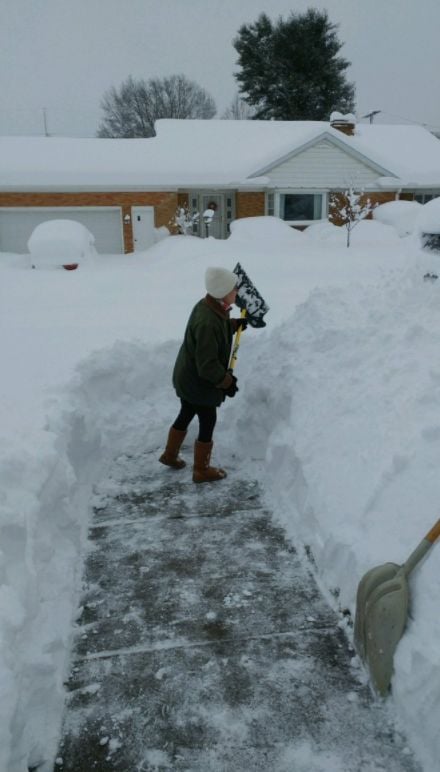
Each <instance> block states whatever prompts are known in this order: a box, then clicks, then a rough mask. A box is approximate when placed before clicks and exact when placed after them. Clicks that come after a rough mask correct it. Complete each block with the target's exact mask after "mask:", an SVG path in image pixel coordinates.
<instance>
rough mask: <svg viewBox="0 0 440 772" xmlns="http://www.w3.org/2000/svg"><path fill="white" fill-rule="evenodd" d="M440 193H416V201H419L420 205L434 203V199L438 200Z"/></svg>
mask: <svg viewBox="0 0 440 772" xmlns="http://www.w3.org/2000/svg"><path fill="white" fill-rule="evenodd" d="M439 195H440V194H439V193H416V194H415V196H414V201H418V202H419V204H427V203H428V201H432V199H433V198H438V197H439Z"/></svg>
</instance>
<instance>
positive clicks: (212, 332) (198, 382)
mask: <svg viewBox="0 0 440 772" xmlns="http://www.w3.org/2000/svg"><path fill="white" fill-rule="evenodd" d="M246 278H247V277H246ZM240 283H241V281H240V277H239V276H237V273H234V272H232V271H228V270H227V269H225V268H218V267H211V268H208V269H207V270H206V273H205V286H206V291H207V295H206V297H204V298H203V299H202V300H199V302H198V303H197V304H196V306H195V307H194V308H193V310H192V312H191V315H190V317H189V320H188V324H187V327H186V330H185V337H184V340H183V343H182V345H181V347H180V350H179V353H178V355H177V359H176V363H175V366H174V372H173V385H174V388H175V390H176V393H177V396H178V397H179V399H180V403H181V408H180V412H179V415H178V416H177V418H176V420H175V421H174V423H173V425H172V426H171V428H170V430H169V433H168V439H167V444H166V448H165V451H164V452H163V453H162V455H161V457H160V459H159V461H160V462H161V463H162V464H165V465H166V466H170V467H172V468H173V469H182V468H183V467H184V466H186V464H185V461H184V460H183V458H181V457H180V456H179V450H180V448H181V445H182V443H183V440H184V439H185V436H186V432H187V429H188V426H189V424H190V423H191V421H192V419H193V418H194V416H195V415H197V417H198V420H199V434H198V438H197V440H196V442H195V445H194V466H193V481H194V482H195V483H203V482H215V481H217V480H222V479H224V478H225V477H226V471H225V470H224V469H221V468H219V467H214V466H210V460H211V453H212V448H213V440H212V435H213V432H214V427H215V424H216V422H217V408H218V407H220V405H221V404H222V403H223V402H224V401H225V399H226V397H231V398H232V397H235V395H236V393H237V392H238V386H237V378H236V377H235V375H234V374H233V367H234V364H235V359H236V352H237V344H238V341H239V336H240V334H241V331H242V330H244V329H246V327H247V323H248V320H247V319H246V315H245V314H246V310H245V308H244V307H243V305H242V304H240V303H237V305H240V307H241V308H242V315H241V317H240V318H239V319H230V318H229V314H230V312H231V309H232V305H231V304H233V303H236V301H237V293H238V285H240ZM248 284H249V280H248ZM255 294H258V293H256V291H255V293H254V295H255ZM260 326H261V325H260ZM235 333H237V336H236V345H235V347H234V354H233V359H232V361H231V347H232V341H233V337H234V334H235ZM237 339H238V340H237Z"/></svg>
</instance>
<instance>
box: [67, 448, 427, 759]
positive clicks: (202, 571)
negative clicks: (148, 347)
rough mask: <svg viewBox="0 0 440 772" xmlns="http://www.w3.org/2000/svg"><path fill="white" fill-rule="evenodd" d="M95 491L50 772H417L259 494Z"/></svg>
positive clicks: (161, 477) (171, 480)
mask: <svg viewBox="0 0 440 772" xmlns="http://www.w3.org/2000/svg"><path fill="white" fill-rule="evenodd" d="M156 455H157V453H155V454H146V455H145V456H144V457H143V458H141V459H139V458H137V459H130V458H127V457H122V458H120V459H118V461H117V462H115V465H114V468H113V469H112V470H111V472H110V476H109V478H108V479H106V480H103V481H102V483H101V484H100V486H98V487H97V495H96V500H95V502H94V504H95V506H94V514H93V522H92V526H91V529H90V544H91V550H90V552H89V554H88V557H87V561H86V570H85V576H84V596H83V601H82V603H83V606H82V614H81V617H80V620H79V622H78V625H79V627H78V634H77V637H76V641H75V647H74V651H73V655H72V672H71V676H70V680H69V682H68V684H67V688H68V690H69V696H68V700H67V704H66V712H65V717H64V731H63V738H62V741H61V744H60V748H59V753H58V759H57V762H56V765H55V769H56V770H65V772H67V771H69V772H89V771H91V770H102V771H103V772H106V771H107V770H109V771H110V770H114V771H117V772H162V770H198V771H200V772H201V771H202V770H203V772H220V770H221V771H222V772H257V771H258V770H264V772H324V770H325V772H379V770H383V772H416V770H418V769H419V768H418V766H417V765H416V764H415V762H414V760H413V759H412V757H411V754H410V753H409V750H408V748H407V747H405V743H404V739H403V738H402V737H401V736H400V735H399V734H398V733H397V732H396V731H395V728H394V727H393V724H392V722H391V720H390V717H389V715H388V713H387V709H386V708H385V707H384V706H381V705H378V704H377V703H376V702H375V701H374V700H372V698H371V695H370V692H369V689H368V688H367V687H365V686H362V685H361V684H360V683H359V681H358V680H357V679H356V675H355V673H353V672H352V670H351V667H350V660H351V657H352V653H351V652H350V651H349V650H348V646H347V643H346V639H345V636H344V635H343V633H342V632H341V630H340V628H339V627H338V621H339V620H338V618H337V616H336V615H335V614H334V612H333V611H332V610H331V609H330V608H329V607H328V606H327V604H326V602H325V601H324V600H323V598H322V597H321V595H320V592H319V590H318V589H317V588H316V585H315V583H314V580H313V578H312V576H311V574H310V571H309V569H308V566H307V563H306V561H305V560H304V558H303V557H302V556H301V557H299V556H298V555H297V553H296V551H295V548H294V546H293V545H292V544H290V543H289V541H288V540H286V538H285V536H284V533H283V531H282V530H281V529H280V528H278V527H277V526H276V525H275V524H274V522H273V520H272V517H271V513H270V512H267V511H265V510H264V509H263V508H262V505H261V503H260V497H259V487H258V484H257V482H255V481H249V480H241V479H239V476H238V475H237V474H234V473H233V474H231V475H230V476H229V477H228V478H227V480H225V481H223V482H221V483H218V484H216V485H212V486H208V485H201V486H196V485H194V484H193V483H192V482H191V472H190V469H189V468H187V469H185V470H182V471H180V472H173V471H171V470H168V469H166V468H164V467H161V466H160V465H159V464H158V463H157V459H156Z"/></svg>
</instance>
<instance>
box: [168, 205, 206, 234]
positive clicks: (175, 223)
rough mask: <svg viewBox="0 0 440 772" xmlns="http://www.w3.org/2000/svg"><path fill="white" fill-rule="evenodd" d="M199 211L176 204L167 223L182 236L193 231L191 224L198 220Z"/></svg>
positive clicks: (195, 223)
mask: <svg viewBox="0 0 440 772" xmlns="http://www.w3.org/2000/svg"><path fill="white" fill-rule="evenodd" d="M199 216H200V215H199V212H190V211H189V209H188V207H187V206H178V207H177V209H176V212H175V214H174V217H173V218H172V219H171V220H170V222H169V225H171V227H172V228H173V229H174V230H175V231H177V233H180V234H181V235H182V236H188V235H190V234H192V233H193V230H194V228H193V226H194V225H197V223H198V221H199Z"/></svg>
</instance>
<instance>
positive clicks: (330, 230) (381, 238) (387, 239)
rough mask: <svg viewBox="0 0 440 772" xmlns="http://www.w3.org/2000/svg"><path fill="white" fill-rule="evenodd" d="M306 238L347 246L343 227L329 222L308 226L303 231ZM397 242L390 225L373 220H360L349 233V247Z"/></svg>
mask: <svg viewBox="0 0 440 772" xmlns="http://www.w3.org/2000/svg"><path fill="white" fill-rule="evenodd" d="M304 233H305V236H306V238H308V239H312V240H313V241H326V242H328V243H330V244H335V245H336V244H338V245H340V246H341V247H343V246H345V247H346V246H347V229H346V228H345V227H344V226H343V225H334V224H333V223H331V222H319V223H316V224H314V225H310V226H309V227H308V228H306V230H305V231H304ZM397 240H398V237H397V234H396V232H395V230H394V229H393V228H392V227H391V226H390V225H385V224H383V223H381V222H376V221H373V220H360V221H359V222H357V223H356V225H355V226H354V227H353V229H352V231H351V237H350V241H351V247H353V246H366V245H373V244H381V245H382V246H383V245H384V244H392V243H393V242H394V243H395V242H396V241H397Z"/></svg>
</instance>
